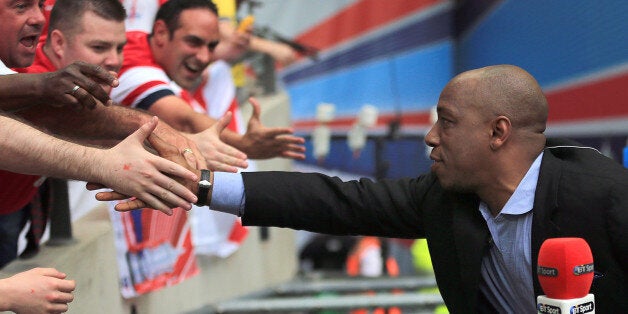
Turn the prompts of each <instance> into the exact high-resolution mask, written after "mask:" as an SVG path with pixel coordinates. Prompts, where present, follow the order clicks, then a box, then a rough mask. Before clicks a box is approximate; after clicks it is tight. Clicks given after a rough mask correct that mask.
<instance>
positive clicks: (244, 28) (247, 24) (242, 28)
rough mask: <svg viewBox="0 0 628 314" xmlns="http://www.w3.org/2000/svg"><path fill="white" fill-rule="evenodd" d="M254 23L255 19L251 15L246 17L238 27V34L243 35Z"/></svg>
mask: <svg viewBox="0 0 628 314" xmlns="http://www.w3.org/2000/svg"><path fill="white" fill-rule="evenodd" d="M254 22H255V17H254V16H253V15H247V16H246V17H245V18H244V19H243V20H242V21H241V22H240V25H238V32H240V33H245V32H247V31H248V29H249V28H250V27H251V26H252V25H253V23H254Z"/></svg>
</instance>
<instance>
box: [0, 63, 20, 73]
mask: <svg viewBox="0 0 628 314" xmlns="http://www.w3.org/2000/svg"><path fill="white" fill-rule="evenodd" d="M15 73H17V72H15V71H13V70H11V69H9V68H7V66H6V65H4V62H2V60H0V75H6V74H15Z"/></svg>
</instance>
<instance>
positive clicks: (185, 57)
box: [111, 0, 305, 159]
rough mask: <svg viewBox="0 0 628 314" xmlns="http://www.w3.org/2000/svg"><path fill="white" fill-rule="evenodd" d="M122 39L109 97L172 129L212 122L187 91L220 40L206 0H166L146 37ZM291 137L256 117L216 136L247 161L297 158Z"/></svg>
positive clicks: (297, 142)
mask: <svg viewBox="0 0 628 314" xmlns="http://www.w3.org/2000/svg"><path fill="white" fill-rule="evenodd" d="M145 1H150V0H145ZM140 2H141V1H140ZM142 3H143V2H142ZM127 39H128V44H127V45H126V46H125V48H124V49H125V50H124V54H125V59H124V63H123V66H122V70H121V71H120V82H121V84H120V86H119V87H118V88H116V89H114V90H113V91H112V93H111V97H112V99H114V100H116V101H117V102H119V103H121V104H123V105H125V106H131V107H136V108H141V109H145V110H148V111H149V112H151V113H154V114H156V115H157V116H159V117H160V118H161V119H162V120H164V121H166V122H168V123H170V124H171V125H173V126H174V127H175V128H177V129H185V128H188V129H187V130H188V131H199V130H203V129H205V128H207V127H208V126H210V125H212V124H213V123H214V120H213V119H212V118H209V117H208V116H207V115H206V114H205V113H204V111H205V108H203V107H202V106H201V105H200V104H199V103H198V102H196V101H195V100H194V99H193V97H192V95H190V93H189V92H188V91H187V90H188V89H189V90H191V89H193V87H194V86H196V84H198V83H199V82H200V80H201V74H202V72H203V71H204V70H205V69H206V67H207V65H208V64H209V62H210V61H211V59H212V58H211V57H212V54H213V50H214V48H215V47H216V45H218V42H219V39H220V34H219V32H218V16H217V10H216V7H215V5H214V4H213V3H212V2H211V1H206V0H170V1H167V2H165V3H164V4H163V5H162V6H161V8H159V11H158V12H157V16H156V18H155V21H154V23H153V31H152V33H151V34H148V33H146V32H145V31H144V30H136V31H133V30H128V31H127ZM172 81H174V82H175V83H176V84H171V82H172ZM209 101H211V100H209ZM196 111H198V112H196ZM255 112H256V113H258V112H259V108H256V110H255ZM291 133H292V129H291V128H266V127H264V126H263V125H262V124H261V123H260V121H259V115H258V114H256V115H254V116H253V117H252V118H251V120H250V121H249V125H248V128H247V133H245V134H244V135H239V134H237V133H235V132H232V131H229V130H225V131H223V133H222V134H221V138H222V139H223V140H224V141H225V142H226V143H228V144H230V145H232V146H234V147H235V148H237V149H239V150H241V151H243V152H244V153H246V154H247V156H248V157H249V158H252V159H260V158H270V157H275V156H282V157H288V158H296V159H302V158H304V157H305V156H304V154H303V152H304V147H303V145H302V144H303V142H304V140H303V139H302V138H300V137H296V136H292V135H290V134H291ZM199 145H202V143H199ZM201 149H202V147H201Z"/></svg>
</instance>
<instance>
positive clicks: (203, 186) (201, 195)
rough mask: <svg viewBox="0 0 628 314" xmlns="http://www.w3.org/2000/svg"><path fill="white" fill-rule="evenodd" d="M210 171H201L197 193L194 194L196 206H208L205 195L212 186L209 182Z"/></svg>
mask: <svg viewBox="0 0 628 314" xmlns="http://www.w3.org/2000/svg"><path fill="white" fill-rule="evenodd" d="M210 178H211V171H209V170H207V169H201V180H200V181H199V182H198V192H197V193H196V197H197V198H198V200H197V201H196V205H198V206H205V205H209V204H206V203H207V193H209V191H210V190H211V188H212V184H211V181H210Z"/></svg>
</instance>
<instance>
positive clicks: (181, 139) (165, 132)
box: [148, 121, 207, 169]
mask: <svg viewBox="0 0 628 314" xmlns="http://www.w3.org/2000/svg"><path fill="white" fill-rule="evenodd" d="M154 135H156V136H158V137H159V138H160V139H161V140H163V141H165V142H167V143H169V144H171V145H173V146H174V147H175V148H176V149H178V150H179V152H180V153H181V154H183V156H184V157H185V160H187V163H188V164H189V165H190V166H192V168H194V169H207V162H206V161H205V157H203V155H202V154H201V151H200V149H199V148H198V147H197V146H196V143H195V142H194V141H193V140H191V139H189V138H187V137H185V136H184V135H183V134H181V133H180V132H179V131H177V130H175V129H173V128H172V127H171V126H169V125H168V124H166V123H163V122H161V121H160V122H159V123H158V124H157V127H156V128H155V131H153V134H151V136H150V137H149V138H148V141H149V142H150V141H151V138H152V137H153V136H154ZM160 156H161V157H164V158H166V157H165V156H162V155H160ZM166 159H168V158H166ZM169 160H172V159H169Z"/></svg>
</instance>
